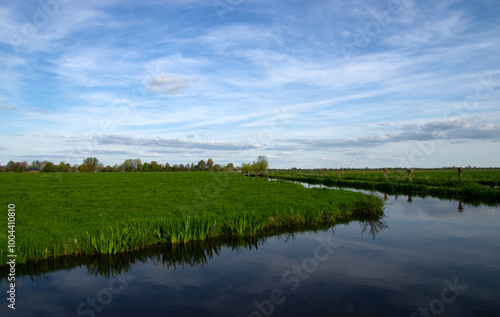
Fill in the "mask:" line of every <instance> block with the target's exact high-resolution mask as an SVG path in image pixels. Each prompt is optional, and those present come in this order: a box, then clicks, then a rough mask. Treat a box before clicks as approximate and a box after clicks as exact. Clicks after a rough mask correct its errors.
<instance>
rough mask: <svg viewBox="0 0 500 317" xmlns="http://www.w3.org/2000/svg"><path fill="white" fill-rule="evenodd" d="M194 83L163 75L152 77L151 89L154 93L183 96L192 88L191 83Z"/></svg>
mask: <svg viewBox="0 0 500 317" xmlns="http://www.w3.org/2000/svg"><path fill="white" fill-rule="evenodd" d="M194 81H195V80H188V79H185V78H181V77H176V76H170V75H166V74H164V73H161V74H158V75H156V76H153V77H151V80H150V84H151V88H150V89H151V91H152V92H163V93H165V94H167V95H175V94H181V93H183V92H184V90H186V89H188V88H189V87H191V83H193V82H194Z"/></svg>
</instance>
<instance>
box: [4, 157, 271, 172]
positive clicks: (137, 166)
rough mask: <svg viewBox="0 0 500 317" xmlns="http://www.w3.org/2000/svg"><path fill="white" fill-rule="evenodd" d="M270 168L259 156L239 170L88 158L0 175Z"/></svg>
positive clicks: (16, 166) (12, 165)
mask: <svg viewBox="0 0 500 317" xmlns="http://www.w3.org/2000/svg"><path fill="white" fill-rule="evenodd" d="M268 167H269V163H268V161H267V158H266V157H265V156H259V158H258V159H257V161H255V162H253V163H243V164H242V165H241V167H240V166H234V164H233V163H228V164H227V165H220V164H215V163H214V161H213V159H211V158H209V159H208V160H207V161H206V162H205V160H200V161H199V162H198V164H194V163H186V164H174V165H170V164H169V163H165V164H161V163H158V162H156V161H151V162H144V163H142V161H141V159H127V160H125V161H124V162H123V163H121V164H115V165H113V166H111V165H107V166H105V165H104V164H103V163H101V162H99V159H97V158H96V157H88V158H86V159H84V160H83V163H82V164H81V165H78V164H74V165H71V164H69V163H65V162H60V163H59V164H54V163H52V162H49V161H42V162H40V161H33V162H31V164H28V162H26V161H23V162H14V161H10V162H9V163H7V165H6V166H0V172H17V173H22V172H29V171H40V172H47V173H51V172H63V173H69V172H83V173H85V172H184V171H214V172H221V171H224V172H232V171H239V170H241V171H242V172H244V173H248V172H265V171H267V168H268Z"/></svg>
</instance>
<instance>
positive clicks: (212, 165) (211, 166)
mask: <svg viewBox="0 0 500 317" xmlns="http://www.w3.org/2000/svg"><path fill="white" fill-rule="evenodd" d="M207 167H208V170H209V171H212V170H213V169H214V160H212V159H211V158H209V159H208V161H207Z"/></svg>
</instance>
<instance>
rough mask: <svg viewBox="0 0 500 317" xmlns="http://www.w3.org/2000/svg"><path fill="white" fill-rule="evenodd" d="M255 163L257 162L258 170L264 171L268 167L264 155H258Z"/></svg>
mask: <svg viewBox="0 0 500 317" xmlns="http://www.w3.org/2000/svg"><path fill="white" fill-rule="evenodd" d="M257 163H258V164H259V171H260V172H265V171H267V169H268V168H269V161H268V160H267V158H266V157H265V156H264V155H260V156H259V157H258V158H257Z"/></svg>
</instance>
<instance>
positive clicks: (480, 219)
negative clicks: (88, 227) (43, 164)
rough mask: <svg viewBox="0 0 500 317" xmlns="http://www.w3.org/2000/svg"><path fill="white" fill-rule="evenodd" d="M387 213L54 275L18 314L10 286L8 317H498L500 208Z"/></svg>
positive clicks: (3, 307)
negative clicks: (371, 218) (378, 217)
mask: <svg viewBox="0 0 500 317" xmlns="http://www.w3.org/2000/svg"><path fill="white" fill-rule="evenodd" d="M385 214H386V217H385V218H384V219H383V222H378V223H360V222H351V223H349V224H344V225H337V226H335V227H334V228H330V229H327V230H321V231H318V232H303V233H297V234H294V235H286V234H285V235H280V236H274V237H268V238H266V239H263V240H259V241H254V242H249V243H248V244H246V245H245V244H243V245H241V244H240V245H239V246H230V245H225V246H219V247H214V248H212V247H206V246H199V247H197V246H196V245H192V246H191V247H190V248H186V249H182V250H180V249H179V250H177V251H175V250H171V251H167V252H165V251H158V252H151V251H150V252H149V253H146V254H145V253H140V252H139V253H137V255H135V256H134V255H133V254H132V255H130V254H129V255H126V256H125V255H124V256H121V258H120V256H117V257H114V258H113V259H112V260H110V262H109V263H107V264H106V265H107V267H106V269H103V266H102V264H99V263H93V264H92V261H90V263H88V264H74V265H68V266H67V267H65V268H62V269H60V270H57V269H54V270H53V271H51V270H50V269H49V270H48V272H47V273H41V274H38V275H37V274H33V275H32V276H31V277H29V276H26V277H25V278H24V279H22V280H21V281H18V282H17V288H16V295H17V297H16V298H17V302H16V310H15V311H12V310H11V309H8V308H7V305H8V301H7V300H6V298H7V296H6V295H7V293H6V292H7V291H8V285H7V284H6V283H5V279H3V280H2V285H1V287H0V289H1V291H2V294H4V296H3V297H2V298H3V300H2V304H0V316H253V317H257V316H488V317H489V316H500V252H499V251H500V248H499V243H500V208H499V207H488V206H479V207H474V206H469V205H465V204H463V205H461V206H460V208H459V202H458V201H447V200H439V199H435V198H425V199H423V198H418V197H413V198H411V199H408V196H398V197H397V198H396V197H395V196H388V197H387V207H386V209H385ZM174 251H175V252H174ZM68 261H69V260H68ZM39 270H40V268H39ZM41 271H43V268H42V269H41ZM35 275H37V276H36V277H35Z"/></svg>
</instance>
